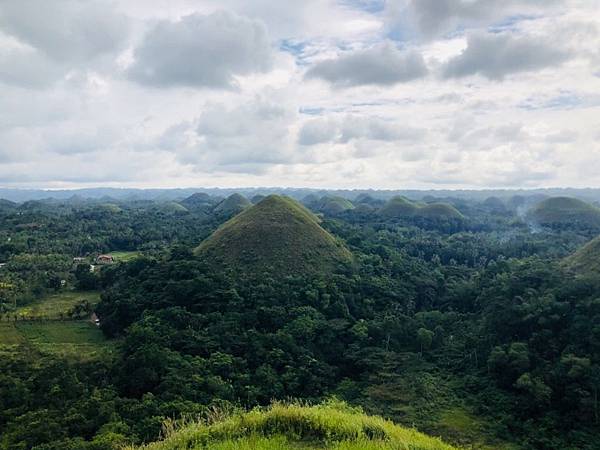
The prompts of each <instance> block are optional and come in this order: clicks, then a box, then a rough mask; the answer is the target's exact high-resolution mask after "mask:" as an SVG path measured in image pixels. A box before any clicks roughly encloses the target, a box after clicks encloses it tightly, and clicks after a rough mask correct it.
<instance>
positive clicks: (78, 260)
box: [73, 256, 85, 264]
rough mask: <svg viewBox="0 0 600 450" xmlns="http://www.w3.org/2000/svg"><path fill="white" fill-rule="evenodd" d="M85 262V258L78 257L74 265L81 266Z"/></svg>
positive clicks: (74, 260)
mask: <svg viewBox="0 0 600 450" xmlns="http://www.w3.org/2000/svg"><path fill="white" fill-rule="evenodd" d="M83 262H85V258H84V257H82V256H76V257H75V258H73V263H75V264H79V263H83Z"/></svg>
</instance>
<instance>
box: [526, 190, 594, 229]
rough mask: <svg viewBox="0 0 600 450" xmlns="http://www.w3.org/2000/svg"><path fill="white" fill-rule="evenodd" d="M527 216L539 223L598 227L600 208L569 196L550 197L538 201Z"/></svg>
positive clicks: (556, 225) (557, 225)
mask: <svg viewBox="0 0 600 450" xmlns="http://www.w3.org/2000/svg"><path fill="white" fill-rule="evenodd" d="M529 216H530V217H531V219H532V220H533V221H535V222H536V223H538V224H540V225H547V226H555V227H561V226H562V227H567V226H568V227H575V226H580V227H587V228H596V229H597V228H600V208H597V207H596V206H593V205H590V204H589V203H587V202H584V201H583V200H579V199H576V198H571V197H552V198H548V199H546V200H543V201H542V202H540V203H539V204H538V205H537V206H536V207H535V208H533V210H532V211H531V212H530V214H529Z"/></svg>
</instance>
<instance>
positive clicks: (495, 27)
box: [488, 14, 541, 33]
mask: <svg viewBox="0 0 600 450" xmlns="http://www.w3.org/2000/svg"><path fill="white" fill-rule="evenodd" d="M540 17H541V16H535V15H528V14H516V15H513V16H508V17H506V18H504V19H502V20H501V21H500V22H497V23H494V24H492V25H490V26H489V27H488V32H490V33H502V32H504V31H513V30H516V29H517V28H518V27H519V24H520V23H521V22H525V21H528V20H536V19H539V18H540Z"/></svg>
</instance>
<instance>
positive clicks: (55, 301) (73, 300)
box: [17, 291, 100, 319]
mask: <svg viewBox="0 0 600 450" xmlns="http://www.w3.org/2000/svg"><path fill="white" fill-rule="evenodd" d="M83 300H87V301H88V302H90V303H91V304H92V305H95V304H96V303H98V302H99V301H100V293H99V292H98V291H64V292H59V293H56V294H52V295H50V296H48V297H44V298H42V299H39V300H37V301H35V302H34V303H32V304H30V305H27V306H23V307H21V308H18V310H17V314H19V315H20V316H25V317H39V318H47V319H58V318H61V314H62V315H66V314H67V313H68V312H69V311H70V310H71V309H72V308H73V307H74V306H75V305H76V304H77V303H79V302H81V301H83Z"/></svg>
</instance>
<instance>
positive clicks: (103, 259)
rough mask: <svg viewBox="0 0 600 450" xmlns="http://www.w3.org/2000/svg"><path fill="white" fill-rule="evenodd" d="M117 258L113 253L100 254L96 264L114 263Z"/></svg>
mask: <svg viewBox="0 0 600 450" xmlns="http://www.w3.org/2000/svg"><path fill="white" fill-rule="evenodd" d="M114 262H115V259H114V258H113V257H112V256H111V255H98V257H97V258H96V264H112V263H114Z"/></svg>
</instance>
